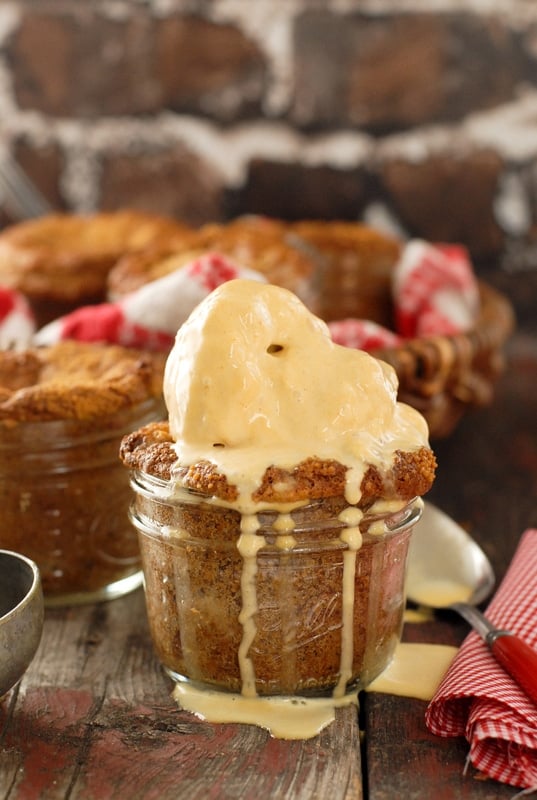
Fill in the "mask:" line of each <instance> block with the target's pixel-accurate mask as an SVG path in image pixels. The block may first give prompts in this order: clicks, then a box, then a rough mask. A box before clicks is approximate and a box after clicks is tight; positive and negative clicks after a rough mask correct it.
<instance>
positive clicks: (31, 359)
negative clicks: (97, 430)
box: [0, 341, 165, 424]
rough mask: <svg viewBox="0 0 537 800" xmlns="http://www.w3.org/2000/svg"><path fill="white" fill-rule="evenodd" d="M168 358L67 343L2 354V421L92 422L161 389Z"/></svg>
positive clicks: (141, 400)
mask: <svg viewBox="0 0 537 800" xmlns="http://www.w3.org/2000/svg"><path fill="white" fill-rule="evenodd" d="M164 361H165V359H164V356H163V355H161V354H153V353H145V352H141V351H137V350H131V349H128V348H124V347H119V346H115V345H105V344H89V343H85V342H76V341H64V342H59V343H57V344H55V345H52V346H50V347H37V348H30V349H27V350H23V351H11V350H7V351H2V352H0V421H2V422H3V423H4V424H8V423H10V422H15V423H16V422H39V421H46V420H68V419H71V420H91V419H96V418H100V417H103V416H107V415H111V414H114V413H116V412H119V411H121V410H122V409H127V408H130V407H132V406H134V405H136V404H138V403H141V402H143V401H145V400H147V399H149V398H151V397H159V396H160V395H161V392H162V378H163V371H164Z"/></svg>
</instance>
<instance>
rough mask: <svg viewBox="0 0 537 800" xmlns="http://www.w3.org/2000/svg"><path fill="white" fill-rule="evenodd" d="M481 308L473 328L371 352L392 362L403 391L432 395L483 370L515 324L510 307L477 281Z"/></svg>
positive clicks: (426, 395) (490, 288)
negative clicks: (484, 364) (485, 363)
mask: <svg viewBox="0 0 537 800" xmlns="http://www.w3.org/2000/svg"><path fill="white" fill-rule="evenodd" d="M478 289H479V296H480V310H479V315H478V317H477V320H476V323H475V325H474V327H473V328H472V329H471V330H469V331H466V332H464V333H457V334H453V335H449V336H448V335H441V336H428V337H421V338H414V339H409V340H408V341H406V342H404V343H403V344H401V345H399V346H397V347H388V348H382V349H377V350H374V351H372V355H374V356H375V357H376V358H380V359H382V360H384V361H387V362H388V363H389V364H391V365H392V366H393V367H394V369H395V371H396V373H397V375H398V378H399V381H400V387H401V389H402V390H404V391H405V392H410V394H415V395H417V396H419V397H422V398H425V397H432V396H433V395H438V393H440V392H442V391H444V390H446V389H447V388H449V387H453V386H456V385H460V383H461V381H463V380H464V382H465V383H466V384H468V383H469V377H470V376H471V375H472V373H474V374H479V373H480V372H481V371H482V367H483V363H484V362H485V361H486V362H487V369H488V370H489V371H490V364H489V362H490V359H491V356H494V354H495V353H498V352H499V351H500V350H501V348H502V346H503V345H504V343H505V342H506V340H507V339H508V337H509V335H510V334H511V333H512V331H513V329H514V326H515V315H514V312H513V308H512V306H511V304H510V302H509V301H508V300H507V298H506V297H505V296H504V295H503V294H501V293H500V292H499V291H498V290H497V289H494V288H493V287H492V286H490V285H489V284H487V283H485V282H484V281H482V280H478Z"/></svg>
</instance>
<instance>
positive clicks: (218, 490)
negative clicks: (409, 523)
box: [120, 422, 436, 509]
mask: <svg viewBox="0 0 537 800" xmlns="http://www.w3.org/2000/svg"><path fill="white" fill-rule="evenodd" d="M120 457H121V459H122V461H123V463H124V464H125V466H127V467H129V468H130V469H136V470H140V471H142V472H147V473H149V474H151V475H154V476H155V477H158V478H162V479H163V480H169V479H170V477H171V472H172V467H173V466H174V464H175V462H176V460H177V456H176V454H175V451H174V449H173V438H172V436H171V434H170V431H169V427H168V423H167V422H159V423H150V424H149V425H146V426H145V427H143V428H140V429H139V430H138V431H135V432H133V433H131V434H128V435H127V436H125V437H124V439H123V441H122V444H121V448H120ZM435 471H436V459H435V456H434V454H433V452H432V451H431V450H430V449H429V448H428V447H420V448H418V449H417V450H414V451H405V452H403V451H400V450H398V451H397V452H396V454H395V458H394V461H393V463H392V465H391V467H390V468H389V470H388V472H387V473H386V474H384V475H382V474H381V473H380V472H379V470H378V469H377V468H376V467H375V466H373V465H370V466H369V467H368V468H367V471H366V473H365V475H364V477H363V479H362V483H361V486H360V489H361V494H362V496H361V500H360V503H359V506H360V508H364V509H365V508H369V507H370V506H371V505H372V503H374V502H375V501H376V500H379V499H384V500H407V501H408V500H411V499H412V498H413V497H416V496H421V495H424V494H425V493H426V492H428V491H429V489H430V488H431V486H432V483H433V481H434V477H435ZM346 472H347V467H345V466H344V465H343V464H340V463H339V462H338V461H335V460H331V459H328V460H326V459H325V460H323V459H319V458H315V457H312V458H308V459H306V460H304V461H302V462H301V463H300V464H298V465H297V466H296V467H294V468H293V469H281V468H279V467H276V466H274V465H273V466H270V467H269V468H268V469H267V470H266V471H265V474H264V476H263V479H262V482H261V485H260V486H259V488H258V489H257V491H256V492H255V493H254V495H253V496H252V499H253V500H255V501H256V502H267V503H293V502H299V501H302V500H316V499H321V498H323V497H341V496H343V495H344V494H345V479H346ZM174 475H175V476H176V477H177V478H179V479H180V480H181V481H182V483H183V485H184V486H185V487H186V488H188V489H190V490H192V491H195V492H199V493H200V494H205V495H209V496H214V497H217V498H219V499H220V500H224V501H226V502H233V501H235V500H237V498H238V492H237V487H236V486H233V485H230V484H229V483H228V481H227V478H226V477H225V476H224V475H222V474H220V473H219V472H218V471H217V470H216V468H215V466H214V464H212V463H211V462H209V461H200V462H199V463H197V464H194V465H192V466H190V467H185V468H183V469H180V470H174Z"/></svg>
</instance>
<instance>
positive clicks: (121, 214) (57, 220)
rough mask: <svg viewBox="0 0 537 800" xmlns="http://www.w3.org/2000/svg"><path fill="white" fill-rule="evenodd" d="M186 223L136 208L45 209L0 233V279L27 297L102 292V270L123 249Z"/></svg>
mask: <svg viewBox="0 0 537 800" xmlns="http://www.w3.org/2000/svg"><path fill="white" fill-rule="evenodd" d="M184 230H186V226H184V225H182V223H179V222H176V221H175V220H172V219H171V218H168V217H163V216H158V215H154V214H149V213H146V212H141V211H136V210H124V211H117V212H114V211H111V212H102V213H97V214H90V215H77V214H50V215H47V216H44V217H40V218H38V219H33V220H27V221H25V222H21V223H17V224H15V225H12V226H10V227H9V228H6V229H5V230H4V231H3V232H2V234H0V282H1V283H2V284H3V285H4V286H7V287H9V288H12V289H16V290H18V291H20V292H22V293H23V294H25V295H27V296H28V297H29V298H34V297H35V298H37V299H39V300H42V299H49V300H58V301H77V300H83V299H85V298H86V297H101V298H103V299H104V297H105V294H106V276H107V275H108V272H109V270H110V269H111V267H112V266H113V264H115V262H116V261H117V260H118V259H119V258H120V257H121V256H122V255H123V254H124V253H125V252H130V251H134V250H139V249H142V248H144V247H147V246H148V245H149V244H151V243H152V242H155V241H159V240H160V241H162V240H163V239H166V238H169V237H172V236H174V235H178V234H179V233H181V232H182V231H184Z"/></svg>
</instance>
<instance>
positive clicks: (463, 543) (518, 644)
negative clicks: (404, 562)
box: [406, 503, 537, 703]
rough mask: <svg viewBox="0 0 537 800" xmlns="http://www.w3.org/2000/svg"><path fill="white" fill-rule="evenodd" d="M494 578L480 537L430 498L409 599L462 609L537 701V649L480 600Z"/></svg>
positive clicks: (415, 538)
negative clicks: (493, 617)
mask: <svg viewBox="0 0 537 800" xmlns="http://www.w3.org/2000/svg"><path fill="white" fill-rule="evenodd" d="M494 583H495V578H494V572H493V569H492V566H491V564H490V562H489V560H488V558H487V557H486V555H485V553H484V552H483V551H482V550H481V548H480V547H479V546H478V544H477V543H476V542H474V541H473V539H471V538H470V536H469V535H468V534H467V533H466V531H465V530H464V529H463V528H461V527H460V525H458V524H457V523H456V522H455V521H454V520H453V519H451V517H449V516H448V515H447V514H444V512H442V511H440V509H438V508H436V507H435V506H434V505H432V504H431V503H425V507H424V509H423V514H422V517H421V520H420V522H419V524H418V525H417V526H416V527H415V529H414V531H413V533H412V537H411V542H410V548H409V561H408V571H407V581H406V591H407V597H408V599H409V600H412V601H413V602H414V603H417V604H418V605H422V606H423V605H424V606H429V607H431V608H449V609H452V610H453V611H456V612H457V613H459V614H460V615H461V616H462V617H464V619H465V620H466V621H467V622H468V623H469V624H470V625H471V626H472V627H473V628H474V630H476V631H477V633H478V634H479V635H480V636H481V637H482V638H483V640H484V641H485V642H486V643H487V645H488V646H489V647H490V650H491V652H492V653H493V655H494V656H495V658H496V660H497V661H498V662H499V663H500V664H501V665H502V667H503V668H504V669H505V670H506V671H507V672H508V673H509V674H510V675H511V677H512V678H514V679H515V680H516V681H517V683H518V684H519V686H520V687H521V688H522V689H523V690H524V691H525V692H526V694H527V695H528V696H529V697H531V699H532V700H533V701H534V702H535V703H537V651H535V650H533V649H532V648H531V647H529V645H527V644H526V643H525V642H523V641H522V640H521V639H519V638H518V637H517V636H515V635H514V634H513V633H511V631H506V630H502V629H499V628H496V627H495V626H494V625H493V624H492V622H490V621H489V620H488V619H487V618H486V617H485V616H484V615H483V614H482V613H481V612H480V611H479V610H478V609H477V608H476V607H475V606H476V605H478V604H479V603H481V602H482V601H483V600H485V598H486V597H488V595H489V594H490V593H491V591H492V588H493V586H494Z"/></svg>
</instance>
